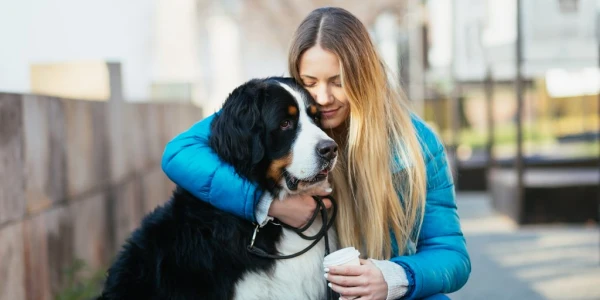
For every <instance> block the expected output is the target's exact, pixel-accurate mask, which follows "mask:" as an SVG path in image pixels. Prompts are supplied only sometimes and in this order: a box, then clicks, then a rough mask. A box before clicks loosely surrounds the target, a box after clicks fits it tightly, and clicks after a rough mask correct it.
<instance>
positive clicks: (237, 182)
mask: <svg viewBox="0 0 600 300" xmlns="http://www.w3.org/2000/svg"><path fill="white" fill-rule="evenodd" d="M213 119H214V115H212V116H210V117H208V118H206V119H204V120H202V121H200V122H198V123H196V124H194V125H193V126H192V127H191V128H190V129H188V130H187V131H185V132H183V133H181V134H179V135H178V136H176V137H175V138H174V139H173V140H171V141H170V142H169V143H168V144H167V146H166V148H165V151H164V153H163V157H162V169H163V171H164V172H165V174H167V176H168V177H169V178H170V179H171V180H172V181H173V182H175V184H177V185H179V186H181V187H182V188H184V189H185V190H187V191H189V192H190V193H192V195H194V196H195V197H196V198H198V199H200V200H202V201H205V202H208V203H210V204H212V205H213V206H215V207H216V208H218V209H221V210H223V211H226V212H229V213H232V214H234V215H237V216H240V217H242V218H244V219H246V220H249V221H252V222H254V221H256V222H258V223H259V224H261V225H264V224H265V223H266V221H268V220H269V219H270V218H269V216H272V217H276V218H278V219H279V220H280V221H282V222H284V223H286V224H288V225H290V226H293V227H298V228H299V227H302V226H303V225H304V224H306V222H307V221H308V220H309V219H310V217H311V216H312V214H313V212H314V210H315V209H316V203H315V201H314V200H313V199H312V197H310V196H308V195H304V196H299V195H298V196H291V197H289V198H288V199H286V200H285V201H276V202H273V198H272V197H271V195H270V193H263V192H262V191H261V190H260V189H258V188H257V186H256V185H255V184H254V183H252V182H250V181H248V180H247V179H246V178H243V177H240V176H239V175H238V174H237V172H236V171H235V169H234V168H233V167H232V166H231V165H229V164H228V163H225V162H223V161H221V159H220V158H219V156H218V155H217V153H216V152H215V151H214V150H213V149H212V148H211V147H210V146H209V144H208V139H209V137H210V134H211V131H210V126H211V122H212V120H213ZM330 192H331V191H330V190H329V191H320V192H319V194H318V195H320V196H326V195H329V193H330ZM324 203H325V206H326V207H327V208H329V207H331V202H330V201H329V200H327V199H324Z"/></svg>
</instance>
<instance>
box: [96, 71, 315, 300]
mask: <svg viewBox="0 0 600 300" xmlns="http://www.w3.org/2000/svg"><path fill="white" fill-rule="evenodd" d="M278 82H284V83H286V84H287V85H289V86H294V87H296V88H297V89H298V91H299V92H302V93H306V92H305V91H304V90H303V89H302V88H301V87H299V86H298V85H297V84H296V83H294V81H293V80H291V79H289V78H268V79H264V80H253V81H250V82H248V83H246V84H244V85H242V86H240V87H238V88H237V89H235V90H234V91H233V92H232V93H231V94H230V96H229V97H228V99H227V101H226V102H225V104H224V106H223V108H222V110H221V112H220V114H219V115H218V116H216V117H215V119H214V121H213V123H212V133H211V138H210V145H211V146H212V147H213V149H214V150H215V151H216V152H217V153H218V155H219V156H220V157H221V159H222V160H224V161H225V162H227V163H229V164H231V165H232V166H234V168H235V169H236V170H237V172H238V173H239V174H240V175H241V176H244V177H246V178H248V179H249V180H251V181H253V182H257V183H258V185H259V187H260V188H262V189H265V190H268V191H270V192H272V193H277V192H278V191H279V189H280V188H281V187H279V186H278V183H277V182H276V180H274V179H273V178H269V176H268V175H267V173H268V170H269V168H270V167H271V164H272V162H273V161H275V160H277V159H280V158H282V157H285V156H286V155H287V154H289V153H290V151H291V145H292V144H293V141H294V139H295V138H296V135H295V131H296V130H297V128H294V130H286V131H282V130H278V129H279V127H280V123H281V121H282V120H283V119H284V118H289V117H290V116H289V115H288V113H287V111H288V108H289V107H290V106H292V105H296V107H297V103H296V102H295V101H294V99H293V98H291V95H290V94H289V93H287V92H286V91H285V90H284V89H282V88H281V87H280V86H279V85H278ZM306 95H307V99H312V98H311V97H310V95H308V94H306ZM299 109H304V108H303V107H299ZM311 117H314V118H316V117H317V116H316V115H311ZM315 121H318V120H315ZM253 230H254V225H253V224H252V223H251V222H249V221H247V220H244V219H242V218H240V217H237V216H234V215H232V214H229V213H226V212H223V211H220V210H218V209H216V208H214V207H212V206H211V205H209V204H207V203H206V202H204V201H201V200H199V199H196V198H195V197H194V196H192V195H191V194H190V193H188V192H187V191H185V190H183V189H181V188H177V189H176V190H175V191H174V193H173V197H172V198H171V200H169V201H168V202H167V203H166V204H165V205H163V206H161V207H158V208H156V209H155V210H154V211H153V212H152V213H150V214H149V215H147V216H146V217H145V218H144V220H143V221H142V224H141V227H139V228H138V229H137V230H135V232H133V234H132V235H131V237H130V238H129V239H128V240H127V242H126V243H125V245H124V246H123V249H122V251H121V252H120V253H119V255H118V256H117V258H116V261H115V262H114V264H113V265H112V266H111V267H110V269H109V271H108V277H107V279H106V282H105V286H104V291H103V293H102V296H101V297H100V298H99V299H106V300H108V299H111V300H112V299H233V297H234V292H235V291H234V287H235V283H236V282H237V281H238V280H239V279H240V278H241V277H242V276H243V275H244V274H246V273H248V272H252V271H264V272H266V274H267V276H268V274H269V272H270V271H272V269H273V267H274V265H275V261H274V260H271V259H264V258H260V257H257V256H254V255H252V254H250V253H249V252H247V250H246V247H247V246H248V245H249V243H250V240H251V237H252V233H253ZM281 230H282V229H281V227H280V226H274V225H268V226H265V227H263V228H261V230H260V234H259V235H258V236H257V239H256V242H255V244H256V245H257V246H258V247H260V248H261V249H264V250H265V251H267V252H269V253H272V254H277V249H276V244H277V243H278V242H279V240H280V238H281Z"/></svg>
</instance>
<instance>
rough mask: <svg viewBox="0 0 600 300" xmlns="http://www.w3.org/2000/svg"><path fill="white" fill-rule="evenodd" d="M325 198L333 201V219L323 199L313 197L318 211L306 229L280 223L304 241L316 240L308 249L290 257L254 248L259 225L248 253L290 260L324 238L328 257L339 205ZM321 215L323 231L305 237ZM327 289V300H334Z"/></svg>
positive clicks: (331, 292)
mask: <svg viewBox="0 0 600 300" xmlns="http://www.w3.org/2000/svg"><path fill="white" fill-rule="evenodd" d="M325 198H328V199H329V200H331V206H332V208H333V210H332V213H331V218H330V219H329V220H328V219H327V208H326V207H325V204H324V203H323V197H321V196H313V199H315V201H316V202H317V209H315V212H314V213H313V215H312V217H311V218H310V220H309V221H308V223H307V224H306V225H305V226H304V227H302V228H295V227H292V226H289V225H287V224H285V223H281V222H280V225H281V226H282V227H285V228H287V229H290V230H292V231H294V232H296V233H297V234H298V235H299V236H300V237H302V238H303V239H305V240H314V241H313V242H312V243H311V244H310V245H308V247H306V248H304V249H302V250H301V251H299V252H296V253H294V254H289V255H277V254H269V253H267V252H266V251H264V250H262V249H260V248H258V247H255V246H254V241H255V240H256V233H257V232H258V231H259V227H260V226H259V225H256V228H254V233H253V234H252V241H251V242H250V245H249V246H248V247H247V250H248V252H250V253H252V254H254V255H256V256H260V257H262V258H271V259H289V258H294V257H298V256H300V255H302V254H304V253H306V252H308V250H310V249H312V248H313V247H314V246H315V245H316V244H317V243H319V241H320V240H321V239H322V238H323V237H324V238H325V256H327V255H328V254H329V252H330V249H329V236H328V235H327V232H328V231H329V229H330V228H331V226H333V223H334V221H335V217H336V215H337V204H336V203H335V200H334V199H333V198H332V197H331V196H327V197H325ZM319 213H321V220H322V221H323V225H322V226H321V229H320V230H319V232H317V234H315V235H313V236H307V235H305V234H304V231H306V230H307V229H308V228H310V226H311V225H312V224H313V223H314V221H315V220H316V219H317V215H318V214H319ZM325 284H327V282H325ZM326 289H327V291H328V293H327V299H334V298H333V297H334V296H333V291H332V290H331V289H329V287H326Z"/></svg>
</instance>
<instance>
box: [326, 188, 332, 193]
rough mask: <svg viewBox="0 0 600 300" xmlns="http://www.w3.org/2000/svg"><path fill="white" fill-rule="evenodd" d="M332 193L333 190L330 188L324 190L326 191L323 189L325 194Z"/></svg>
mask: <svg viewBox="0 0 600 300" xmlns="http://www.w3.org/2000/svg"><path fill="white" fill-rule="evenodd" d="M332 191H333V189H332V188H326V189H325V192H327V193H331V192H332Z"/></svg>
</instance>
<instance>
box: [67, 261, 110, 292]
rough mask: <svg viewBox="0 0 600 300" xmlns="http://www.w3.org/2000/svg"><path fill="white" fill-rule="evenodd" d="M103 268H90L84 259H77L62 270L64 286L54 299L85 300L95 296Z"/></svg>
mask: <svg viewBox="0 0 600 300" xmlns="http://www.w3.org/2000/svg"><path fill="white" fill-rule="evenodd" d="M104 274H105V273H104V270H103V269H101V270H92V269H91V268H90V267H89V266H88V265H87V264H86V263H85V261H83V260H81V259H77V260H75V261H74V262H73V264H72V265H71V266H69V267H67V268H66V269H65V270H64V276H65V281H64V283H65V284H64V288H63V289H62V290H60V291H59V292H58V293H57V294H56V295H55V299H56V300H86V299H93V298H95V297H97V296H98V295H99V294H100V292H101V289H102V283H103V280H104V277H105V276H104Z"/></svg>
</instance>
